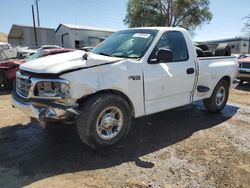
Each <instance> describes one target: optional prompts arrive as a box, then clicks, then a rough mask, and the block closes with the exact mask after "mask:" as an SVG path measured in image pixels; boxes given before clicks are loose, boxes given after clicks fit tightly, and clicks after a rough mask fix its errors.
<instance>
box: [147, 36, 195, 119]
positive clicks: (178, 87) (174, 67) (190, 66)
mask: <svg viewBox="0 0 250 188" xmlns="http://www.w3.org/2000/svg"><path fill="white" fill-rule="evenodd" d="M161 48H165V49H169V50H171V51H172V52H173V59H172V61H170V62H159V63H155V64H150V63H144V65H143V66H144V67H143V70H144V89H145V110H146V114H147V115H148V114H152V113H156V112H160V111H164V110H167V109H171V108H175V107H178V106H183V105H186V104H188V103H190V101H191V100H190V98H191V93H192V90H193V86H194V81H195V72H196V71H195V62H194V58H192V57H189V55H188V54H189V53H188V48H187V45H186V41H185V38H184V36H183V34H182V33H181V32H179V31H168V32H165V33H164V34H163V35H162V37H161V39H160V40H159V41H158V43H157V45H156V47H155V49H154V50H153V51H152V53H151V55H150V57H149V61H150V59H154V58H157V52H158V51H159V49H161Z"/></svg>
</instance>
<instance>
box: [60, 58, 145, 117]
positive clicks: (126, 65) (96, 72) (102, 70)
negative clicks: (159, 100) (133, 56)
mask: <svg viewBox="0 0 250 188" xmlns="http://www.w3.org/2000/svg"><path fill="white" fill-rule="evenodd" d="M131 76H137V79H136V80H133V79H131ZM60 77H61V78H63V79H66V80H68V81H69V82H70V95H71V98H72V99H75V100H78V99H81V98H83V97H85V96H87V95H90V94H93V93H96V92H98V91H102V90H116V91H119V92H121V93H123V94H124V95H126V96H127V97H128V98H129V99H130V101H131V102H132V103H133V106H134V111H135V117H139V116H143V115H145V112H144V103H143V101H144V100H143V79H142V69H141V64H140V63H139V62H138V61H135V62H133V61H128V60H124V61H121V62H118V63H114V64H108V65H102V66H97V67H92V68H86V69H82V70H78V71H74V72H70V73H66V74H63V75H61V76H60Z"/></svg>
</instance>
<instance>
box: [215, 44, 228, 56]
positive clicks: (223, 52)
mask: <svg viewBox="0 0 250 188" xmlns="http://www.w3.org/2000/svg"><path fill="white" fill-rule="evenodd" d="M214 55H215V56H230V55H231V47H230V45H229V44H219V45H218V46H217V48H216V49H215V53H214Z"/></svg>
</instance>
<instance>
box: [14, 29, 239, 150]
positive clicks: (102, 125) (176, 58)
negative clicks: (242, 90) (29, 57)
mask: <svg viewBox="0 0 250 188" xmlns="http://www.w3.org/2000/svg"><path fill="white" fill-rule="evenodd" d="M237 71H238V65H237V63H236V62H235V59H234V57H202V58H197V53H196V50H195V47H194V44H193V42H192V40H191V38H190V36H189V34H188V32H187V31H186V30H185V29H181V28H168V27H155V28H134V29H128V30H123V31H119V32H116V33H114V34H113V35H111V36H110V37H109V38H107V39H106V40H105V41H104V42H102V43H101V44H100V45H99V46H97V47H96V48H94V49H93V50H92V51H91V52H90V53H88V52H83V51H75V52H69V53H66V54H60V55H54V56H51V57H43V58H40V59H37V60H34V61H30V62H27V63H25V64H23V65H21V66H20V71H18V72H17V79H16V89H15V90H14V91H13V94H12V102H13V106H14V107H16V108H19V109H21V110H22V111H23V112H25V113H26V114H27V115H28V116H30V117H31V118H32V119H36V120H38V121H39V122H40V123H41V124H43V125H45V123H48V122H51V121H62V122H75V123H76V126H77V130H78V134H79V136H80V138H81V140H82V141H83V142H84V143H85V144H87V145H88V146H90V147H92V148H98V147H104V146H110V145H113V144H115V143H117V142H118V141H120V140H121V139H123V138H124V137H125V136H126V135H127V133H128V131H129V128H130V124H131V119H132V118H138V117H141V116H146V115H149V114H153V113H157V112H160V111H165V110H168V109H172V108H176V107H179V106H183V105H187V104H190V103H192V102H194V101H198V100H203V103H204V106H205V108H206V109H207V110H208V111H211V112H218V111H220V110H222V109H223V108H224V106H225V105H226V102H227V99H228V95H229V89H230V88H231V87H235V86H236V84H237V80H236V79H235V78H236V76H237Z"/></svg>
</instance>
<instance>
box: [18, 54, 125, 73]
mask: <svg viewBox="0 0 250 188" xmlns="http://www.w3.org/2000/svg"><path fill="white" fill-rule="evenodd" d="M85 53H87V52H84V51H80V50H77V51H74V52H67V53H62V54H57V55H51V56H47V57H42V58H38V59H36V60H33V61H29V62H27V63H24V64H22V65H21V66H20V69H21V70H24V71H29V72H33V73H45V74H46V73H49V74H57V73H61V72H64V71H68V70H73V69H78V68H84V67H90V66H95V65H101V64H105V63H109V62H114V61H119V60H121V58H115V57H108V56H103V55H97V54H93V53H88V60H87V61H86V60H84V59H83V57H82V56H83V55H84V54H85Z"/></svg>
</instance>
